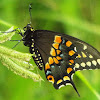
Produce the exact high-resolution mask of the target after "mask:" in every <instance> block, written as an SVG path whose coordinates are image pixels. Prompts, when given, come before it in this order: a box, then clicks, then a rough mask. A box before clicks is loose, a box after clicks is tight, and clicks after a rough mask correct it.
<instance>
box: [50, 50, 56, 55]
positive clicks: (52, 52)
mask: <svg viewBox="0 0 100 100" xmlns="http://www.w3.org/2000/svg"><path fill="white" fill-rule="evenodd" d="M50 54H51V55H52V56H56V52H55V49H54V48H51V51H50Z"/></svg>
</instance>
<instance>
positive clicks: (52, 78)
mask: <svg viewBox="0 0 100 100" xmlns="http://www.w3.org/2000/svg"><path fill="white" fill-rule="evenodd" d="M47 80H48V81H49V82H52V83H54V77H53V76H52V75H48V76H47Z"/></svg>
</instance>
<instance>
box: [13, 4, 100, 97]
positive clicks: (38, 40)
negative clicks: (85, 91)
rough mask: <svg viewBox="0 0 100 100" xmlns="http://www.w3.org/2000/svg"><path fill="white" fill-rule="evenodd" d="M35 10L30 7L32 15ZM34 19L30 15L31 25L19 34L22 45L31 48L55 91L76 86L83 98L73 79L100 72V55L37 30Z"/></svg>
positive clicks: (69, 39)
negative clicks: (83, 73)
mask: <svg viewBox="0 0 100 100" xmlns="http://www.w3.org/2000/svg"><path fill="white" fill-rule="evenodd" d="M31 9H32V7H31V4H30V5H29V12H30V10H31ZM31 18H32V17H31V12H30V24H27V25H26V26H25V27H24V28H23V29H24V33H23V34H22V32H21V31H19V34H20V35H21V36H22V40H21V41H23V43H24V45H25V46H28V47H29V51H30V53H31V54H33V56H32V57H33V59H34V61H35V63H36V65H37V66H38V68H39V69H40V70H42V69H44V71H45V76H46V79H47V80H48V81H49V82H52V84H53V86H54V88H55V89H60V88H61V87H63V86H66V85H72V86H73V88H74V89H75V91H76V92H77V94H78V95H79V92H78V90H77V89H76V86H75V84H74V82H73V75H74V73H75V72H76V71H80V70H89V69H100V52H99V51H97V50H96V49H95V48H94V47H92V46H91V45H89V44H87V43H85V42H84V41H82V40H79V39H77V38H75V37H72V36H69V35H66V34H62V33H58V32H53V31H48V30H34V29H33V28H32V26H31ZM14 31H16V29H15V30H14ZM79 96H80V95H79Z"/></svg>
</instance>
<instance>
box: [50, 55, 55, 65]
mask: <svg viewBox="0 0 100 100" xmlns="http://www.w3.org/2000/svg"><path fill="white" fill-rule="evenodd" d="M53 63H54V61H53V58H52V57H49V64H50V65H51V64H53Z"/></svg>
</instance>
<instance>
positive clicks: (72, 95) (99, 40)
mask: <svg viewBox="0 0 100 100" xmlns="http://www.w3.org/2000/svg"><path fill="white" fill-rule="evenodd" d="M30 3H32V25H33V28H34V29H35V30H36V29H37V30H39V29H42V30H52V31H55V32H59V33H66V34H68V35H71V36H74V37H76V38H79V39H81V40H83V41H85V42H87V43H89V44H91V45H92V46H94V47H95V48H96V49H97V50H99V51H100V1H99V0H0V31H5V30H7V29H9V28H10V27H11V26H17V27H18V28H21V29H22V28H23V27H24V26H26V25H27V23H29V22H30V16H29V9H28V6H29V4H30ZM14 39H19V40H20V39H21V36H19V35H18V34H16V35H14V36H13V38H12V40H14ZM15 44H16V42H12V41H7V42H6V43H3V44H1V45H3V46H6V47H8V48H12V47H13V46H14V45H15ZM14 50H17V51H20V52H27V53H28V52H29V48H28V47H25V46H24V45H23V43H20V44H19V45H18V46H17V47H15V48H14ZM31 63H32V64H33V65H34V66H36V65H35V63H34V61H33V60H32V61H31ZM37 70H38V71H37ZM33 72H36V73H37V72H38V73H39V74H40V75H41V76H42V78H43V79H44V81H42V82H41V83H40V82H34V81H33V80H31V79H25V78H22V77H21V76H18V75H15V74H14V73H13V72H12V71H10V70H8V69H7V68H6V67H5V66H3V65H2V64H1V63H0V100H98V97H99V96H97V95H96V94H94V93H93V92H92V91H91V90H90V89H89V87H88V86H86V83H84V82H83V81H82V79H80V78H79V76H78V75H76V74H77V72H76V73H75V75H74V82H75V84H76V87H77V89H78V91H79V93H80V95H81V97H78V95H77V94H76V92H75V91H74V89H73V88H72V87H71V86H66V87H63V88H61V89H60V90H55V89H54V87H53V86H52V84H51V83H49V82H48V81H47V80H46V78H45V73H44V71H39V69H38V68H36V69H35V70H34V71H33ZM81 73H82V74H83V75H84V77H85V78H86V79H87V80H88V82H89V84H90V85H91V86H92V87H93V89H94V90H96V91H97V93H98V94H100V78H99V77H100V70H92V71H91V70H86V71H81ZM99 100H100V99H99Z"/></svg>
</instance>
